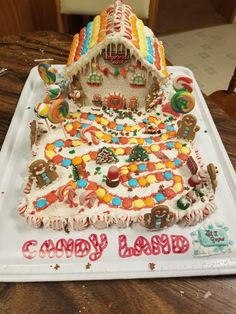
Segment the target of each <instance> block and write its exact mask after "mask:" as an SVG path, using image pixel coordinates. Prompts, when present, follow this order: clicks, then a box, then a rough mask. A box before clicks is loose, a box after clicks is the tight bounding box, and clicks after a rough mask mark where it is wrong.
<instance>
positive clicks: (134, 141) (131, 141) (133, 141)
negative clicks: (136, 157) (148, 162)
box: [129, 137, 138, 144]
mask: <svg viewBox="0 0 236 314" xmlns="http://www.w3.org/2000/svg"><path fill="white" fill-rule="evenodd" d="M129 142H130V144H137V143H138V140H137V138H135V137H131V138H130V139H129Z"/></svg>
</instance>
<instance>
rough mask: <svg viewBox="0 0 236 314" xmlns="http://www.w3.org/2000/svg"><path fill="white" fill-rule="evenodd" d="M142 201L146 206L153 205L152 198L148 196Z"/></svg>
mask: <svg viewBox="0 0 236 314" xmlns="http://www.w3.org/2000/svg"><path fill="white" fill-rule="evenodd" d="M144 203H145V205H146V206H148V207H152V206H154V200H153V199H152V198H151V197H148V198H146V199H145V200H144Z"/></svg>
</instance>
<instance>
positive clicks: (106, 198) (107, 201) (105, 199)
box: [103, 193, 112, 203]
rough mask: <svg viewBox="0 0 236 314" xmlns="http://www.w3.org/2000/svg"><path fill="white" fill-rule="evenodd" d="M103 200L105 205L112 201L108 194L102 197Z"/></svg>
mask: <svg viewBox="0 0 236 314" xmlns="http://www.w3.org/2000/svg"><path fill="white" fill-rule="evenodd" d="M103 200H104V202H106V203H110V201H111V200H112V195H111V194H109V193H107V194H105V195H104V197H103Z"/></svg>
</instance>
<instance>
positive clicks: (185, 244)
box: [171, 235, 190, 254]
mask: <svg viewBox="0 0 236 314" xmlns="http://www.w3.org/2000/svg"><path fill="white" fill-rule="evenodd" d="M171 242H172V251H173V253H175V254H183V253H185V252H187V251H188V249H189V246H190V245H189V241H188V239H187V238H185V237H184V236H182V235H171Z"/></svg>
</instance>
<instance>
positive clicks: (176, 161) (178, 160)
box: [174, 158, 182, 167]
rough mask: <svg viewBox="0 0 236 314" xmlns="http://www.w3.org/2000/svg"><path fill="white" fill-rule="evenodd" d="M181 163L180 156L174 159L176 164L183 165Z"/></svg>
mask: <svg viewBox="0 0 236 314" xmlns="http://www.w3.org/2000/svg"><path fill="white" fill-rule="evenodd" d="M181 163H182V160H181V159H179V158H177V159H176V160H175V161H174V164H175V166H176V167H178V166H179V165H181Z"/></svg>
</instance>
